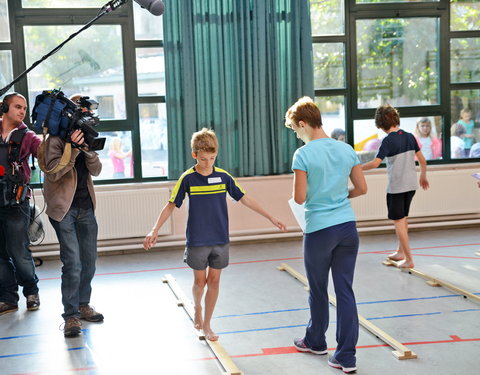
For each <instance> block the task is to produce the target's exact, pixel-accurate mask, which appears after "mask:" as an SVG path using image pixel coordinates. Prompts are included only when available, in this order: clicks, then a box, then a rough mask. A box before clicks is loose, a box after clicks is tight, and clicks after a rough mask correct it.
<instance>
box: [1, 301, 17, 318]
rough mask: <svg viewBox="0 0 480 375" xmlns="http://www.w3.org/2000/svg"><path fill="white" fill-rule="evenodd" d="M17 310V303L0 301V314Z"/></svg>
mask: <svg viewBox="0 0 480 375" xmlns="http://www.w3.org/2000/svg"><path fill="white" fill-rule="evenodd" d="M17 310H18V305H13V304H11V303H7V302H0V315H3V314H8V313H10V312H14V311H17Z"/></svg>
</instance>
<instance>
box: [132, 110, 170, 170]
mask: <svg viewBox="0 0 480 375" xmlns="http://www.w3.org/2000/svg"><path fill="white" fill-rule="evenodd" d="M139 113H140V140H141V145H142V174H143V177H164V176H167V175H168V138H167V111H166V106H165V104H163V103H158V104H140V105H139Z"/></svg>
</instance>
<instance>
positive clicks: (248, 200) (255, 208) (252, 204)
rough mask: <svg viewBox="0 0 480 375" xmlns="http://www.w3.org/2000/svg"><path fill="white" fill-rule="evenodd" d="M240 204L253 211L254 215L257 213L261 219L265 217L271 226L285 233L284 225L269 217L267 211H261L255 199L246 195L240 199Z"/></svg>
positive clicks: (285, 227) (261, 208)
mask: <svg viewBox="0 0 480 375" xmlns="http://www.w3.org/2000/svg"><path fill="white" fill-rule="evenodd" d="M240 202H242V203H243V204H244V205H245V206H247V207H248V208H250V209H251V210H253V211H255V212H256V213H259V214H260V215H262V216H263V217H266V218H267V219H268V220H270V221H271V222H272V224H273V225H275V226H276V227H278V229H280V230H281V231H282V232H286V231H287V226H286V225H285V224H284V223H282V222H281V221H280V220H278V219H277V218H275V217H273V216H272V215H270V214H269V213H268V212H267V211H265V210H264V209H263V207H262V206H260V204H259V203H258V202H257V201H256V200H255V199H253V198H251V197H249V196H247V194H245V195H244V196H243V197H242V198H241V199H240Z"/></svg>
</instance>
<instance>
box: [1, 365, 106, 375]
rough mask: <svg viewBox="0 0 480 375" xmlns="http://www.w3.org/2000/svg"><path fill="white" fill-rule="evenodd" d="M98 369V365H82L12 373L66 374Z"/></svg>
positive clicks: (30, 374) (23, 374) (26, 374)
mask: <svg viewBox="0 0 480 375" xmlns="http://www.w3.org/2000/svg"><path fill="white" fill-rule="evenodd" d="M94 370H97V367H95V366H93V367H80V368H71V369H58V370H49V371H48V372H47V371H37V372H22V373H17V374H10V375H42V374H52V371H53V374H55V373H56V374H64V373H65V372H79V371H94Z"/></svg>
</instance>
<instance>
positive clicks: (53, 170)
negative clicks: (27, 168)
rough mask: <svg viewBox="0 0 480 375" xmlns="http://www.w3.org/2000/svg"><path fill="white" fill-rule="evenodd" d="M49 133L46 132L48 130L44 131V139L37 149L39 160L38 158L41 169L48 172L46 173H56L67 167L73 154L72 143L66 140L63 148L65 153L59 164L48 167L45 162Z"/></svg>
mask: <svg viewBox="0 0 480 375" xmlns="http://www.w3.org/2000/svg"><path fill="white" fill-rule="evenodd" d="M48 137H50V136H49V135H47V134H46V132H44V133H43V141H42V143H40V146H39V147H38V151H37V160H38V166H39V167H40V169H41V170H42V171H43V172H44V173H46V174H54V173H57V172H59V171H61V170H62V169H63V168H65V167H66V166H67V165H68V163H69V162H70V159H71V156H72V144H71V143H70V142H65V148H64V149H63V154H62V157H61V159H60V161H59V162H58V164H57V165H55V166H54V167H52V168H50V169H48V168H47V165H46V163H45V147H46V142H47V139H48Z"/></svg>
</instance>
